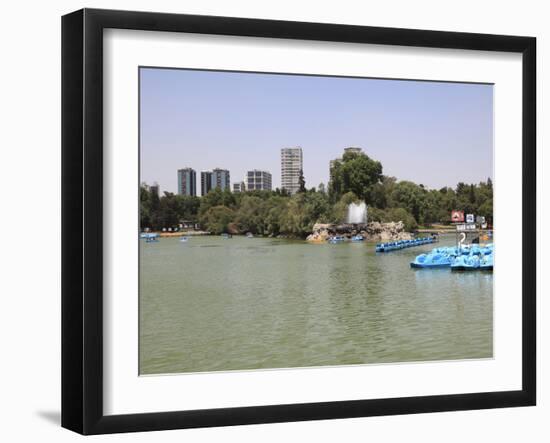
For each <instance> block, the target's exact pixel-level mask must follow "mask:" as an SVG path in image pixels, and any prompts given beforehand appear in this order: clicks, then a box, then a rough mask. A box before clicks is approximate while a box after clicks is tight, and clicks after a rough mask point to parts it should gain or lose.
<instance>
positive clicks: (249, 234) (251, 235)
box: [246, 232, 254, 238]
mask: <svg viewBox="0 0 550 443" xmlns="http://www.w3.org/2000/svg"><path fill="white" fill-rule="evenodd" d="M246 238H254V234H252V232H247V233H246Z"/></svg>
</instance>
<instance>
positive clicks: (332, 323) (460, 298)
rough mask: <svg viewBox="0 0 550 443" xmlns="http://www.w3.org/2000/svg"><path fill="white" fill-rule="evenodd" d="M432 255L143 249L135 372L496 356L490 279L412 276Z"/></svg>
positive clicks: (213, 243) (210, 244) (254, 243)
mask: <svg viewBox="0 0 550 443" xmlns="http://www.w3.org/2000/svg"><path fill="white" fill-rule="evenodd" d="M453 240H454V236H451V237H448V238H447V239H445V238H443V239H442V241H441V242H440V243H439V245H447V244H448V245H450V244H452V242H453ZM433 247H434V246H433V245H425V246H420V247H415V248H409V249H404V250H401V251H394V252H390V253H385V254H376V253H375V251H374V245H373V244H368V243H344V244H336V245H330V244H320V245H318V244H307V243H305V242H299V241H289V240H278V239H267V238H251V239H248V238H245V237H233V238H232V239H222V238H221V237H214V236H208V237H193V238H191V239H190V240H189V241H188V242H186V243H182V242H180V241H179V239H178V238H162V239H160V241H159V242H158V243H145V242H144V241H141V244H140V373H141V374H161V373H178V372H201V371H227V370H245V369H260V368H290V367H306V366H324V365H331V366H333V365H354V364H366V363H387V362H404V361H429V360H450V359H467V358H489V357H492V355H493V275H492V273H485V272H471V273H455V272H451V271H450V270H449V269H439V270H428V269H424V270H414V269H411V268H410V267H409V263H410V261H411V260H413V259H414V257H415V256H416V255H417V254H420V253H421V252H425V251H429V250H431V249H432V248H433Z"/></svg>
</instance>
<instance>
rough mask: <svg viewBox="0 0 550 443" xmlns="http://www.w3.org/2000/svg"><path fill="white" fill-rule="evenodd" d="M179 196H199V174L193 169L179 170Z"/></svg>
mask: <svg viewBox="0 0 550 443" xmlns="http://www.w3.org/2000/svg"><path fill="white" fill-rule="evenodd" d="M178 194H179V195H193V196H195V195H197V174H196V172H195V170H194V169H192V168H183V169H179V170H178Z"/></svg>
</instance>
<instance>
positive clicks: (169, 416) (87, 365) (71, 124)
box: [62, 9, 536, 434]
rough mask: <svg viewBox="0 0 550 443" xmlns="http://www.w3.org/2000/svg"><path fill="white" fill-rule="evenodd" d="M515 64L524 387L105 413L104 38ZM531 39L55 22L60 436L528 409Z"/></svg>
mask: <svg viewBox="0 0 550 443" xmlns="http://www.w3.org/2000/svg"><path fill="white" fill-rule="evenodd" d="M107 28H118V29H132V30H147V31H171V32H187V33H189V32H191V33H199V34H217V35H227V36H251V37H269V38H280V39H301V40H317V41H327V42H353V43H369V44H378V45H397V46H416V47H430V48H454V49H470V50H480V51H503V52H512V53H520V54H522V64H523V80H522V82H523V84H522V88H523V97H522V131H523V135H522V158H523V165H522V166H523V177H522V183H523V189H522V196H523V207H522V222H523V225H522V226H523V232H522V239H523V263H522V279H523V280H522V389H521V390H517V391H505V392H478V393H467V394H466V393H465V394H456V395H434V396H421V397H405V398H392V399H371V400H356V401H333V402H323V403H307V404H286V405H284V404H283V405H265V406H260V407H235V408H224V409H208V410H191V411H177V412H160V413H142V414H130V415H104V413H103V406H102V404H103V333H102V327H103V318H102V315H103V299H102V290H103V289H102V284H103V280H102V269H103V248H102V244H103V242H102V239H103V228H102V223H103V209H102V206H103V197H102V195H103V182H102V179H103V166H102V164H103V163H102V160H103V147H102V138H103V97H102V94H103V88H102V83H103V79H102V76H103V30H104V29H107ZM535 87H536V39H535V38H533V37H516V36H504V35H485V34H471V33H456V32H441V31H423V30H412V29H390V28H378V27H364V26H349V25H339V24H320V23H302V22H289V21H275V20H257V19H244V18H230V17H211V16H197V15H179V14H164V13H151V12H127V11H110V10H97V9H83V10H79V11H76V12H73V13H71V14H68V15H65V16H63V18H62V426H63V427H65V428H68V429H71V430H73V431H76V432H79V433H81V434H106V433H116V432H132V431H151V430H162V429H179V428H194V427H211V426H229V425H241V424H254V423H273V422H285V421H300V420H319V419H331V418H347V417H364V416H380V415H393V414H414V413H424V412H436V411H458V410H467V409H485V408H502V407H513V406H530V405H535V403H536V352H535V351H536V334H535V333H536V247H535V245H536V136H535V135H536V119H535V115H536V89H535Z"/></svg>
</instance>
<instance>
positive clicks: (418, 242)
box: [376, 237, 437, 252]
mask: <svg viewBox="0 0 550 443" xmlns="http://www.w3.org/2000/svg"><path fill="white" fill-rule="evenodd" d="M435 242H437V239H436V238H435V237H421V238H415V239H413V240H398V241H394V242H389V243H378V244H377V245H376V252H390V251H399V250H401V249H406V248H412V247H414V246H422V245H428V244H430V243H435Z"/></svg>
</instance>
